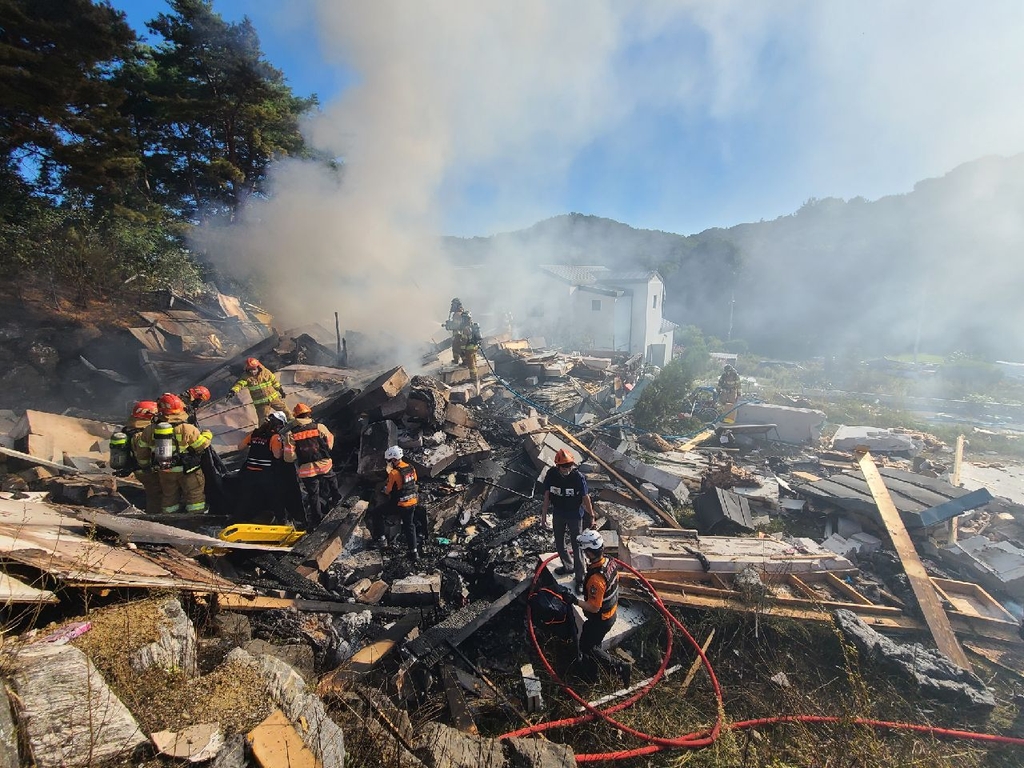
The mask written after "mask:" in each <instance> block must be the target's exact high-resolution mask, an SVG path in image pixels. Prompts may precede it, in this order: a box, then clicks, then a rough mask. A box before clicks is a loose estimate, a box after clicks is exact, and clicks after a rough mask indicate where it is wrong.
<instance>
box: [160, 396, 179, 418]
mask: <svg viewBox="0 0 1024 768" xmlns="http://www.w3.org/2000/svg"><path fill="white" fill-rule="evenodd" d="M156 405H157V409H158V410H159V411H160V415H161V416H169V415H170V414H172V413H184V411H185V403H183V402H182V401H181V398H180V397H178V396H177V395H172V394H171V393H170V392H165V393H164V394H162V395H160V399H159V400H157V401H156Z"/></svg>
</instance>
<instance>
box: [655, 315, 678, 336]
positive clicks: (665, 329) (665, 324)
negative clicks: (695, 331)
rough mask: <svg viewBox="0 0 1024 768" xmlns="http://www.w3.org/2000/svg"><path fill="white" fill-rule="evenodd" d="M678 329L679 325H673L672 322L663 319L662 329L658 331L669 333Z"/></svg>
mask: <svg viewBox="0 0 1024 768" xmlns="http://www.w3.org/2000/svg"><path fill="white" fill-rule="evenodd" d="M678 327H679V324H678V323H673V322H672V321H671V320H666V319H665V318H661V329H660V330H659V331H658V333H668V332H669V331H674V330H676V329H677V328H678Z"/></svg>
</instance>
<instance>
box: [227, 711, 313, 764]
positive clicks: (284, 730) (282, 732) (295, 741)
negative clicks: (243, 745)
mask: <svg viewBox="0 0 1024 768" xmlns="http://www.w3.org/2000/svg"><path fill="white" fill-rule="evenodd" d="M246 739H247V740H248V742H249V748H250V749H251V750H252V756H253V758H254V759H255V760H256V762H257V763H258V764H259V766H260V768H322V763H321V762H320V761H319V760H317V759H316V755H314V754H313V752H312V751H311V750H310V749H309V747H307V746H306V745H305V744H304V743H303V741H302V737H301V736H299V732H298V731H296V730H295V726H294V725H292V723H291V721H290V720H289V719H288V718H287V717H286V716H285V714H284V712H282V711H281V710H280V709H276V710H274V712H273V714H271V715H270V716H269V717H268V718H267V719H266V720H264V721H263V722H262V723H260V724H259V725H257V726H256V727H255V728H253V729H252V730H251V731H249V734H248V735H247V736H246Z"/></svg>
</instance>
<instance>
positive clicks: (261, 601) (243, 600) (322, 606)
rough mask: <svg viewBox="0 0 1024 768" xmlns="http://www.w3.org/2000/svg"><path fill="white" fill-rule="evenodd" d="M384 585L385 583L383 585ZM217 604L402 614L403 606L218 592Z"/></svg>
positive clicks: (223, 607) (251, 608) (246, 608)
mask: <svg viewBox="0 0 1024 768" xmlns="http://www.w3.org/2000/svg"><path fill="white" fill-rule="evenodd" d="M385 586H386V585H385ZM216 598H217V605H218V607H219V608H220V609H221V610H223V611H302V612H305V613H362V612H363V611H369V612H370V613H377V614H384V615H391V616H404V615H405V614H406V613H408V611H407V610H406V609H405V608H396V607H394V606H390V605H363V604H359V603H342V602H333V601H330V600H304V599H302V598H298V597H269V596H267V595H239V594H236V593H234V592H230V593H224V592H220V593H218V594H217V595H216Z"/></svg>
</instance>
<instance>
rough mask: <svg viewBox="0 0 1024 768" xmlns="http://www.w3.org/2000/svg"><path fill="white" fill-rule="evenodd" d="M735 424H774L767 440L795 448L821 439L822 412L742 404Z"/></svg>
mask: <svg viewBox="0 0 1024 768" xmlns="http://www.w3.org/2000/svg"><path fill="white" fill-rule="evenodd" d="M735 416H736V424H740V425H742V424H774V425H775V429H774V430H773V431H772V432H771V433H769V435H768V438H769V439H771V440H778V441H780V442H783V443H793V444H796V445H807V444H813V443H816V442H817V441H818V439H819V438H820V437H821V429H822V427H823V426H825V412H824V411H818V410H814V409H812V408H793V407H792V406H788V405H772V404H770V403H743V404H741V405H740V406H739V407H738V408H737V409H736V413H735Z"/></svg>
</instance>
